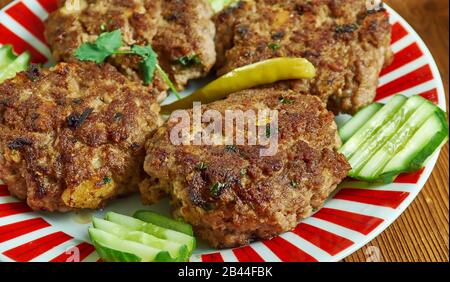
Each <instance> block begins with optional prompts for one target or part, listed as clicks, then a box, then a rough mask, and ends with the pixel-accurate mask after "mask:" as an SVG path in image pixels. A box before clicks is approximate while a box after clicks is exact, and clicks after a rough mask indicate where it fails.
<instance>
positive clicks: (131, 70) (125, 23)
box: [45, 0, 216, 90]
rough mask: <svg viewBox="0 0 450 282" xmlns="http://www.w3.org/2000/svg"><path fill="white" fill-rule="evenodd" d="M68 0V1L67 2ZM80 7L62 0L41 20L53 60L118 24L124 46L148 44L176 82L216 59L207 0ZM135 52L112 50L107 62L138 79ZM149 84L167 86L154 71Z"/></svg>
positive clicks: (97, 1) (86, 0)
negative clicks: (154, 75) (122, 53)
mask: <svg viewBox="0 0 450 282" xmlns="http://www.w3.org/2000/svg"><path fill="white" fill-rule="evenodd" d="M71 2H73V1H67V3H68V4H70V3H71ZM80 2H81V6H80V8H81V9H78V10H77V9H70V8H71V6H70V5H69V6H66V5H65V3H66V1H60V5H59V6H60V8H59V9H58V10H57V11H56V12H54V13H52V14H51V15H50V16H49V18H48V19H47V22H46V31H45V35H46V39H47V42H48V43H49V45H50V46H51V48H52V51H53V56H54V57H55V59H56V60H58V61H60V60H63V61H70V60H72V59H73V55H74V52H75V50H76V49H77V48H78V47H79V46H80V45H81V44H82V43H86V42H92V41H95V39H96V38H97V36H98V35H99V34H101V33H103V32H107V31H113V30H116V29H121V31H122V34H123V39H124V42H125V44H126V45H127V46H132V45H148V44H151V45H152V47H153V48H154V49H155V51H156V52H157V53H158V55H159V63H160V65H161V66H162V68H163V69H164V70H165V71H166V72H168V73H169V75H170V76H171V78H172V79H173V80H174V82H175V84H176V85H177V86H178V87H179V88H182V87H184V85H185V84H186V83H187V81H188V80H190V79H194V78H199V77H203V76H205V75H207V74H208V73H209V70H210V69H211V67H212V66H213V65H214V63H215V60H216V52H215V48H214V36H215V28H214V23H213V22H212V19H211V18H212V16H213V11H212V9H211V7H210V4H209V3H208V2H207V0H185V1H179V0H132V1H130V0H81V1H80ZM139 61H140V58H139V57H138V56H129V55H125V56H122V55H121V56H115V57H114V58H111V59H110V63H112V64H113V65H115V66H116V67H118V68H119V70H120V71H121V72H123V73H125V74H127V75H128V76H130V77H133V78H136V79H139V75H138V74H139V64H138V63H139ZM154 86H155V87H156V88H158V89H160V90H165V89H167V85H166V84H165V83H164V82H163V81H162V79H161V76H160V75H159V74H158V73H157V75H156V77H155V81H154Z"/></svg>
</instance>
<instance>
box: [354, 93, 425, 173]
mask: <svg viewBox="0 0 450 282" xmlns="http://www.w3.org/2000/svg"><path fill="white" fill-rule="evenodd" d="M425 102H426V100H425V99H424V98H422V97H420V96H414V97H412V98H409V99H408V100H407V101H406V103H405V104H403V106H402V107H401V108H400V109H399V110H398V111H397V113H396V114H395V115H394V116H393V117H392V118H391V119H390V120H388V121H387V122H386V123H385V124H384V125H383V126H382V127H381V128H380V129H379V130H378V132H377V133H376V134H375V135H373V136H371V137H369V138H367V139H366V140H365V141H364V142H363V144H361V146H360V147H359V148H358V150H357V151H356V152H355V153H354V154H353V156H352V157H351V158H350V159H349V160H348V162H349V163H350V166H351V167H352V170H351V171H350V173H349V176H351V177H357V176H358V175H359V174H358V173H359V170H360V169H361V168H362V167H363V166H364V165H365V164H366V163H367V162H368V161H369V159H370V158H371V157H372V156H373V155H374V154H375V153H376V152H377V151H378V150H379V149H380V148H382V147H383V146H384V145H385V144H386V142H387V141H389V140H390V138H391V137H392V136H393V135H394V134H395V133H396V132H397V130H398V129H399V128H400V127H401V126H402V125H403V124H404V123H405V121H406V120H407V119H408V118H409V117H410V116H411V115H412V114H413V113H414V112H415V111H416V109H417V108H418V107H419V106H421V105H422V104H423V103H425Z"/></svg>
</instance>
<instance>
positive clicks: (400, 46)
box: [391, 34, 416, 53]
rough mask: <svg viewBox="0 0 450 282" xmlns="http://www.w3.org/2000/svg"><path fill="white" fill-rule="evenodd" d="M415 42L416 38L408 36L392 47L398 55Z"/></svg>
mask: <svg viewBox="0 0 450 282" xmlns="http://www.w3.org/2000/svg"><path fill="white" fill-rule="evenodd" d="M415 42H416V40H415V38H414V37H413V36H412V35H411V34H408V35H406V36H404V37H403V38H401V39H399V40H398V41H397V42H395V43H394V44H392V45H391V49H392V52H394V53H398V52H400V51H401V50H403V49H405V48H406V47H408V46H409V45H411V44H413V43H415Z"/></svg>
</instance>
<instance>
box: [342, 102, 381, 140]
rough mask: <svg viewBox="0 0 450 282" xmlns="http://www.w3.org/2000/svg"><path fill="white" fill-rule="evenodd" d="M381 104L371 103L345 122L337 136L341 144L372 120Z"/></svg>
mask: <svg viewBox="0 0 450 282" xmlns="http://www.w3.org/2000/svg"><path fill="white" fill-rule="evenodd" d="M382 107H383V104H380V103H373V104H371V105H369V106H367V107H365V108H364V109H362V110H360V111H359V112H358V113H357V114H356V115H355V116H354V117H352V118H351V119H350V120H349V121H348V122H346V123H345V124H344V125H343V126H342V127H341V128H340V129H339V136H340V137H341V140H342V142H343V143H345V142H347V140H348V139H350V137H352V136H353V135H354V134H355V133H356V132H357V131H358V130H359V129H360V128H361V127H362V126H363V125H364V124H366V122H367V121H368V120H369V119H370V118H372V117H373V116H374V115H375V114H376V113H377V112H378V111H379V110H380V109H381V108H382Z"/></svg>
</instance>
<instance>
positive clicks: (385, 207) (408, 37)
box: [0, 0, 446, 262]
mask: <svg viewBox="0 0 450 282" xmlns="http://www.w3.org/2000/svg"><path fill="white" fill-rule="evenodd" d="M56 2H57V1H56V0H16V1H14V2H12V3H11V4H9V5H7V6H6V7H5V8H4V9H2V10H1V11H0V45H3V44H12V45H13V46H14V50H15V51H16V52H18V53H20V52H23V51H25V50H29V51H30V53H31V54H32V61H33V62H35V63H44V64H45V63H48V64H51V63H53V61H52V58H51V52H50V50H49V48H48V47H47V45H46V43H45V39H44V37H43V31H44V24H43V22H44V20H45V19H46V18H47V17H48V14H49V13H51V12H52V11H54V10H55V9H56ZM387 11H388V13H389V14H390V20H391V23H392V24H393V29H392V33H393V36H392V49H393V50H394V53H395V57H394V62H393V64H392V65H391V66H389V67H387V68H385V69H384V70H383V71H382V72H381V75H380V83H379V87H378V90H377V98H376V100H377V101H381V102H384V101H386V100H387V99H389V97H390V96H392V95H393V94H396V93H399V92H401V93H403V94H405V95H407V96H411V95H418V94H419V95H422V96H423V97H425V98H427V99H429V100H431V101H433V102H434V103H436V104H438V105H439V106H440V107H441V108H443V109H444V110H445V103H446V102H445V93H444V88H443V85H442V80H441V77H440V74H439V71H438V69H437V66H436V63H435V61H434V59H433V57H432V55H431V54H430V51H429V50H428V48H427V47H426V45H425V43H424V42H423V41H422V40H421V38H420V37H419V36H418V35H417V33H416V32H415V31H414V30H413V28H412V27H411V26H410V25H409V24H408V23H407V22H406V21H405V20H404V19H403V18H402V17H401V16H399V15H398V14H397V13H396V12H395V11H394V10H392V9H391V8H389V7H387ZM437 158H438V154H435V155H434V156H433V157H432V158H431V160H430V162H429V163H428V165H427V166H426V167H425V168H424V169H423V170H421V171H419V172H417V173H413V174H408V175H402V176H400V177H399V178H398V179H397V180H396V181H395V183H392V184H388V185H367V184H365V183H362V182H358V181H347V182H345V183H343V184H341V185H340V187H341V189H339V190H338V191H337V192H336V193H335V194H334V195H333V196H332V197H330V200H329V201H327V203H326V204H325V206H324V208H322V209H321V210H319V211H318V212H317V213H315V214H314V215H313V216H312V217H310V218H308V219H305V220H303V221H302V222H301V223H300V224H299V225H298V226H297V227H296V228H295V229H294V230H293V231H291V232H287V233H284V234H282V235H280V236H278V237H276V238H273V239H271V240H265V241H260V242H255V243H252V244H250V245H248V246H245V247H241V248H236V249H229V250H221V251H210V252H208V251H207V252H204V253H199V254H194V255H193V256H192V258H191V261H203V262H222V261H230V262H232V261H236V262H238V261H240V262H263V261H339V260H341V259H343V258H344V257H346V256H348V255H350V254H351V253H353V252H354V251H356V250H357V249H359V248H361V247H362V246H364V245H365V244H367V243H368V242H369V241H371V240H372V239H373V238H375V237H376V236H377V235H378V234H379V233H381V232H382V231H383V230H384V229H386V228H387V227H388V226H389V225H390V224H391V223H392V222H393V221H394V220H395V219H396V218H397V217H398V216H399V215H400V214H401V213H402V212H403V211H404V210H405V209H406V208H407V207H408V206H409V204H410V203H411V202H412V201H413V200H414V198H415V197H416V196H417V194H418V193H419V192H420V190H421V189H422V187H423V186H424V184H425V182H426V181H427V179H428V177H429V176H430V174H431V172H432V170H433V168H434V165H435V163H436V160H437ZM361 188H364V189H361ZM61 229H62V228H60V226H58V225H57V224H53V225H52V224H51V223H49V220H46V216H45V215H43V214H40V213H35V212H32V211H31V210H30V209H29V208H28V207H27V206H26V205H25V204H24V203H22V202H19V201H18V200H16V199H14V198H12V197H11V196H10V195H9V192H8V190H7V187H6V186H5V185H0V261H49V262H65V261H83V262H92V261H98V260H99V257H98V255H97V254H96V252H95V250H94V248H93V246H92V245H91V244H89V243H88V242H85V241H84V240H83V239H82V238H75V237H74V236H71V235H69V234H67V233H65V232H63V230H61Z"/></svg>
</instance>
